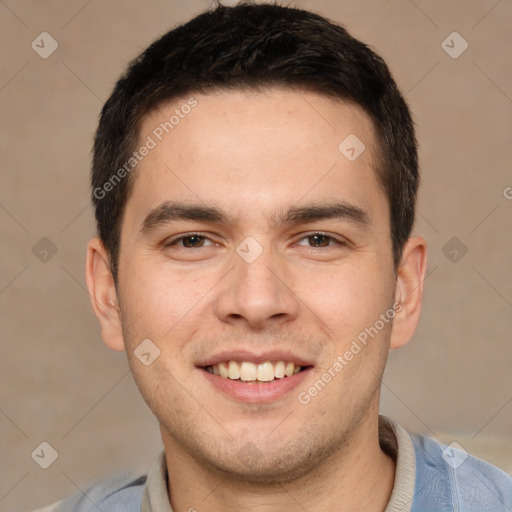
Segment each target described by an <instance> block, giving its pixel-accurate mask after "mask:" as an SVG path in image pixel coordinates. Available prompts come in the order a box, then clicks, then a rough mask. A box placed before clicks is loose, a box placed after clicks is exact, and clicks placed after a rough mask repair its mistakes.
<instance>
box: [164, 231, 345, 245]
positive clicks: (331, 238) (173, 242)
mask: <svg viewBox="0 0 512 512" xmlns="http://www.w3.org/2000/svg"><path fill="white" fill-rule="evenodd" d="M315 235H320V236H323V237H325V238H328V239H329V241H330V242H334V244H333V245H328V246H327V247H335V246H337V245H338V246H344V245H347V243H346V242H345V241H343V240H340V239H338V238H336V237H334V236H332V235H329V234H328V233H324V232H322V231H313V232H311V233H308V234H306V235H304V236H302V238H300V239H299V242H300V241H302V240H305V239H307V238H310V237H314V236H315ZM194 236H196V237H199V238H204V239H205V240H210V239H209V238H208V236H206V235H204V234H202V233H197V232H191V233H186V234H184V235H181V236H179V237H177V238H174V239H173V240H170V241H168V242H165V243H164V247H166V248H167V247H172V246H176V245H177V244H178V243H179V242H182V241H183V240H185V239H187V238H192V237H194ZM211 241H212V240H210V242H211ZM180 247H181V248H183V249H202V248H203V247H202V246H199V247H185V246H180ZM309 247H310V248H311V249H325V248H327V247H316V246H314V245H312V246H309Z"/></svg>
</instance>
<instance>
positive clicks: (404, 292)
mask: <svg viewBox="0 0 512 512" xmlns="http://www.w3.org/2000/svg"><path fill="white" fill-rule="evenodd" d="M426 269H427V242H426V240H425V239H424V238H423V237H420V236H413V237H411V238H409V240H408V241H407V242H406V244H405V246H404V249H403V252H402V260H401V262H400V266H399V268H398V271H397V278H396V289H395V304H397V306H396V307H395V311H396V315H395V318H394V320H393V330H392V332H391V343H390V348H400V347H403V346H404V345H406V344H407V343H408V342H409V341H410V339H411V338H412V336H413V334H414V331H415V330H416V327H417V325H418V321H419V318H420V313H421V302H422V298H423V284H424V281H425V275H426Z"/></svg>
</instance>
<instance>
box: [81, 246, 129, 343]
mask: <svg viewBox="0 0 512 512" xmlns="http://www.w3.org/2000/svg"><path fill="white" fill-rule="evenodd" d="M85 277H86V282H87V288H88V290H89V298H90V299H91V305H92V308H93V310H94V314H95V315H96V318H97V319H98V322H99V324H100V329H101V337H102V338H103V341H104V343H105V345H107V347H109V348H111V349H113V350H117V351H122V350H124V349H125V346H124V338H123V334H122V329H121V319H120V309H119V303H118V299H117V291H116V287H115V283H114V278H113V276H112V272H111V269H110V257H109V255H108V253H107V250H106V249H105V247H104V245H103V243H102V242H101V240H100V239H99V238H93V239H92V240H90V241H89V243H88V244H87V258H86V264H85Z"/></svg>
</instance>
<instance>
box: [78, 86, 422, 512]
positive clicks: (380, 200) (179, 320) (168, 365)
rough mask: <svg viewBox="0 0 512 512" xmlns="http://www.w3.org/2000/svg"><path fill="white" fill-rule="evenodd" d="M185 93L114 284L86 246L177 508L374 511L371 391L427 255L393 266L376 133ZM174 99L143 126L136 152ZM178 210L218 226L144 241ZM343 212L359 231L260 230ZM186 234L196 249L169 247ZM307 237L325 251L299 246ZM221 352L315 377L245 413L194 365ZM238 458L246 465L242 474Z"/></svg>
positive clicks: (291, 96) (105, 327) (341, 121)
mask: <svg viewBox="0 0 512 512" xmlns="http://www.w3.org/2000/svg"><path fill="white" fill-rule="evenodd" d="M195 98H196V99H197V101H198V105H197V107H195V108H194V110H193V111H192V112H191V113H190V114H189V115H188V116H186V117H185V118H184V119H183V120H181V121H180V123H179V125H177V126H175V127H174V129H173V131H172V132H171V133H170V134H169V135H168V136H166V137H165V138H164V139H163V141H162V142H159V144H158V145H157V146H156V147H155V148H154V149H152V150H151V151H150V153H149V154H148V155H147V156H146V157H145V158H144V160H143V161H142V163H141V165H140V168H139V169H138V171H137V175H136V179H135V182H134V187H133V190H132V193H131V195H130V197H129V199H128V201H127V204H126V210H125V215H124V218H123V222H122V230H121V249H120V255H119V283H118V286H117V288H116V286H115V285H114V282H113V279H112V274H111V272H110V260H109V255H108V253H107V252H106V251H105V249H104V247H103V245H102V244H101V242H100V240H98V239H97V238H95V239H93V240H91V241H90V243H89V245H88V257H87V267H86V274H87V284H88V287H89V291H90V294H91V298H92V305H93V308H94V310H95V313H96V315H97V317H98V320H99V323H100V327H101V331H102V337H103V339H104V342H105V343H106V344H107V345H108V346H109V347H110V348H112V349H114V350H126V352H127V355H128V361H129V364H130V366H131V369H132V372H133V375H134V378H135V380H136V382H137V384H138V386H139V389H140V391H141V393H142V395H143V397H144V399H145V400H146V401H147V403H148V404H149V406H150V407H151V409H152V411H153V412H154V414H155V415H156V417H157V418H158V420H159V422H160V429H161V434H162V440H163V443H164V447H165V453H166V459H167V465H168V467H169V468H170V471H169V488H170V489H172V494H171V495H170V501H171V505H172V507H173V510H175V511H176V512H182V511H187V510H189V509H190V508H191V507H195V508H197V509H198V510H200V511H201V512H202V511H221V510H222V511H231V510H233V511H235V510H237V511H240V510H251V511H259V512H264V511H265V512H270V511H277V510H283V507H286V510H289V511H292V512H294V511H303V510H308V511H320V510H321V511H338V512H339V511H349V510H350V511H352V510H353V511H356V510H367V511H382V510H384V508H385V506H386V504H387V502H388V500H389V497H390V494H391V490H392V487H393V481H394V472H395V465H394V462H393V461H392V459H391V458H389V457H388V456H387V455H385V454H384V453H383V452H382V450H381V449H380V446H379V441H378V410H379V395H380V385H381V382H380V378H381V376H382V373H383V370H384V367H385V363H386V358H387V353H388V351H389V349H390V348H399V347H401V346H403V345H404V344H406V343H407V342H408V341H409V339H410V338H411V337H412V335H413V333H414V330H415V328H416V325H417V322H418V318H419V315H420V309H421V298H422V294H423V280H424V278H425V269H426V242H425V240H424V239H423V238H421V237H417V236H413V237H411V238H410V239H409V240H408V242H407V244H406V245H405V247H404V251H403V257H402V260H401V263H400V265H399V268H398V269H397V270H396V271H395V268H394V266H393V258H392V248H391V238H390V221H389V205H388V202H387V198H386V195H385V193H384V190H383V188H382V186H381V184H380V183H379V181H378V179H377V176H376V172H375V164H374V161H375V153H374V149H373V148H374V147H375V137H374V130H373V126H372V123H371V121H370V119H369V117H368V116H367V115H366V114H365V113H364V112H363V111H362V110H361V109H360V108H359V107H357V106H354V105H350V104H347V103H345V102H343V101H334V100H331V99H328V98H325V97H323V96H320V95H317V94H314V93H311V92H306V91H298V90H293V91H292V90H283V89H278V88H272V89H268V90H266V91H264V92H257V93H256V92H247V91H235V92H233V91H231V92H229V93H228V92H216V93H211V94H202V95H195ZM185 101H186V99H185V100H182V101H174V102H172V103H170V104H166V105H163V106H162V107H161V108H160V109H159V110H158V111H155V112H153V113H151V114H150V115H148V116H147V117H146V118H145V119H144V121H143V123H142V125H141V131H140V140H141V141H144V140H146V137H147V136H148V135H151V133H152V130H154V128H155V127H156V126H158V124H159V123H160V122H162V121H164V120H166V119H169V117H170V115H172V113H173V112H174V110H175V109H176V108H179V106H180V105H181V104H183V103H184V102H185ZM349 134H356V135H357V137H358V138H359V139H360V140H361V141H363V142H364V144H365V145H366V150H365V151H364V152H363V153H362V154H361V155H360V156H359V157H358V158H357V159H356V160H355V161H353V162H351V161H349V160H348V159H347V158H345V156H344V155H343V154H342V153H341V152H340V151H339V150H338V145H339V144H340V142H341V141H342V140H344V139H345V138H346V137H347V135H349ZM177 200H178V201H181V202H182V203H194V204H200V205H203V206H204V205H208V206H215V207H216V208H218V209H220V210H222V211H223V212H224V213H225V215H227V216H229V218H230V221H229V222H227V223H218V222H207V221H203V220H183V219H175V220H171V221H165V222H159V223H157V224H156V225H155V226H153V227H152V228H151V229H148V230H146V231H144V230H143V229H141V228H142V225H143V222H144V219H146V217H147V216H148V214H149V213H150V212H151V211H152V210H154V209H155V208H157V207H158V206H159V205H161V204H162V203H164V202H166V201H177ZM339 200H343V201H345V202H347V203H350V204H351V205H355V206H357V207H358V208H360V209H361V210H363V211H364V212H365V214H366V216H367V220H368V222H367V223H366V224H361V223H357V222H354V221H351V220H350V219H347V218H333V219H323V220H318V221H314V222H301V223H299V224H293V225H288V224H286V225H281V224H275V223H274V222H273V221H274V220H275V215H276V214H277V213H278V212H282V211H285V210H287V209H288V208H289V207H291V206H305V205H309V204H313V203H314V204H327V203H332V202H333V201H339ZM190 232H199V233H200V234H201V235H202V236H203V237H206V238H199V239H198V238H192V239H190V238H189V239H186V240H182V241H181V242H180V241H178V242H176V241H175V239H176V238H177V237H178V236H184V235H186V234H187V233H190ZM318 232H321V233H325V234H326V235H329V236H330V237H332V238H322V237H320V238H318V237H317V238H311V235H314V234H315V233H318ZM249 236H250V237H253V238H254V239H255V240H256V241H257V242H258V244H259V245H260V246H261V248H262V251H263V252H262V253H261V254H260V255H259V257H258V258H257V259H256V260H255V261H254V262H252V263H247V262H246V261H244V259H242V258H241V257H240V256H239V254H237V252H236V248H237V246H238V245H239V244H240V243H241V242H242V241H243V240H244V239H245V238H246V237H249ZM308 236H309V238H308ZM337 240H339V241H340V242H343V243H339V244H338V243H336V241H337ZM173 242H174V244H173V245H169V244H172V243H173ZM184 242H186V243H188V246H185V245H184ZM315 245H319V246H318V247H315ZM196 246H197V247H196ZM395 301H396V302H398V303H400V305H401V306H400V307H399V312H397V313H396V316H395V318H394V321H393V322H392V323H388V324H386V325H385V326H384V328H382V329H381V330H380V331H379V333H378V335H377V336H375V337H374V338H373V339H372V340H371V341H370V342H369V343H368V344H367V346H365V347H364V348H363V349H362V350H361V351H360V352H359V353H358V354H357V355H355V356H354V358H353V359H352V360H351V361H349V362H348V364H347V365H346V366H345V367H344V368H343V370H342V371H340V372H339V373H338V374H337V375H336V377H335V378H333V379H332V380H331V381H330V382H329V383H328V385H326V386H325V388H324V389H323V390H322V391H321V392H319V393H318V394H317V395H316V396H315V397H314V398H312V399H311V401H310V402H309V403H308V404H301V403H300V402H299V401H298V399H297V395H298V393H299V392H301V391H307V390H308V389H309V388H310V387H311V386H312V385H313V383H314V382H315V381H317V380H318V379H319V378H321V377H322V374H323V373H325V372H326V371H327V370H328V368H329V367H332V365H333V363H334V361H335V360H336V358H337V357H338V356H339V355H343V354H344V353H345V352H346V351H347V350H348V349H349V348H350V346H351V343H352V341H353V340H354V339H356V337H357V336H358V334H359V333H361V332H362V331H364V329H365V328H368V327H370V326H373V325H374V324H375V323H376V320H378V319H379V315H381V314H383V313H385V312H386V311H388V310H390V308H391V307H392V305H393V303H394V302H395ZM147 338H149V339H151V340H152V342H153V343H154V344H155V345H156V346H158V348H159V349H160V351H161V353H160V357H159V358H158V359H156V360H155V361H154V362H153V363H152V364H151V365H150V366H144V365H143V364H141V363H140V361H139V360H138V359H137V358H136V357H135V355H134V350H135V349H136V347H137V346H138V345H139V344H140V343H141V341H142V340H144V339H147ZM224 349H225V350H235V349H245V350H248V351H250V352H252V353H255V354H259V353H262V352H264V351H267V350H273V349H282V350H286V351H289V352H291V353H293V354H296V355H297V356H298V357H302V358H304V359H306V360H307V361H308V362H310V363H311V365H312V366H313V368H312V369H311V370H310V371H309V374H308V375H307V378H306V379H305V380H304V381H303V382H301V384H300V385H299V386H298V388H296V389H294V390H292V391H291V392H289V393H287V394H286V395H284V396H283V397H281V398H279V399H278V400H275V401H272V402H270V403H245V402H241V401H239V400H235V399H233V398H231V397H228V396H225V395H224V394H222V393H220V392H219V391H218V390H217V389H215V388H214V387H213V386H212V385H211V384H210V383H209V382H208V381H207V379H205V378H204V375H203V373H202V372H203V370H201V369H200V368H198V367H197V366H196V365H197V364H198V362H199V361H204V360H205V359H206V358H208V357H210V356H211V355H213V354H216V353H218V352H219V351H220V350H224ZM247 443H251V445H247ZM244 446H251V447H252V449H253V451H255V453H256V454H257V456H254V457H253V458H252V459H251V460H245V461H243V462H241V459H240V457H239V451H240V450H241V449H242V448H243V447H244ZM173 468H179V470H178V471H176V470H174V469H173Z"/></svg>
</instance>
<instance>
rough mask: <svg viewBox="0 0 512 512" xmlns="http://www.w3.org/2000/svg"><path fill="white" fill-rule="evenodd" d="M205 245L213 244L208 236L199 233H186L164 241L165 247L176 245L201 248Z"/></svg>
mask: <svg viewBox="0 0 512 512" xmlns="http://www.w3.org/2000/svg"><path fill="white" fill-rule="evenodd" d="M205 245H214V244H213V242H212V241H211V240H210V239H209V238H207V237H205V236H203V235H201V234H199V233H188V234H186V235H182V236H180V237H178V238H174V239H173V240H170V241H168V242H166V243H165V247H171V246H177V247H184V248H186V249H194V248H201V247H205Z"/></svg>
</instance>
